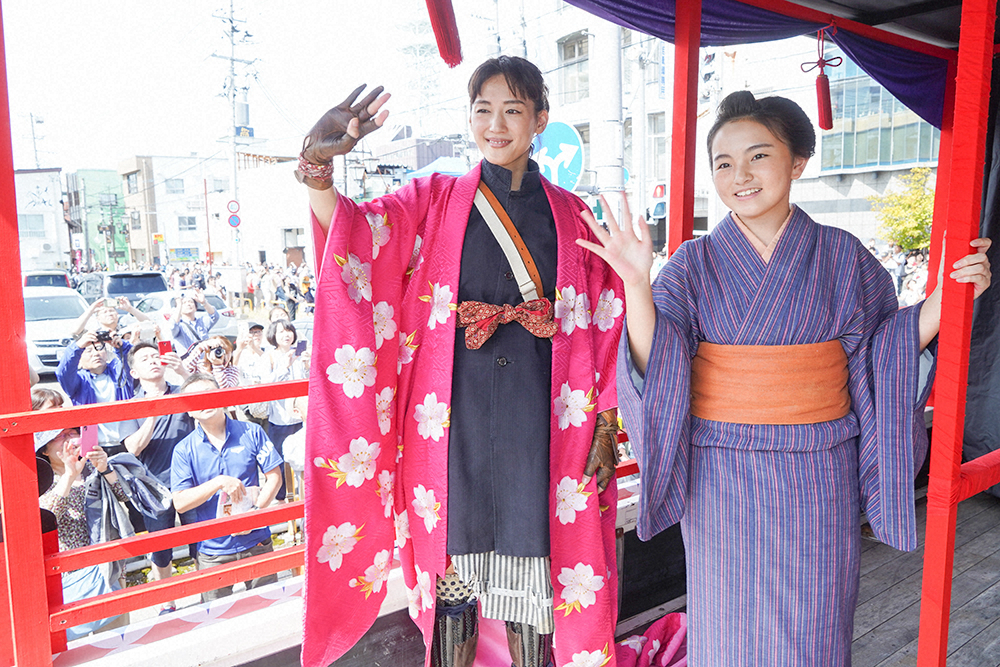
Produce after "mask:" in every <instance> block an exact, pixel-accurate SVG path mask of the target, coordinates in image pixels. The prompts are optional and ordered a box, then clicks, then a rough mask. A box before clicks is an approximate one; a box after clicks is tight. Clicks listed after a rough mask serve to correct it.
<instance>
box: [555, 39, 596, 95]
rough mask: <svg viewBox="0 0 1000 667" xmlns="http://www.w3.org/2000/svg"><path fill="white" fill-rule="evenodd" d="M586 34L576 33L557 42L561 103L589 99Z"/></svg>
mask: <svg viewBox="0 0 1000 667" xmlns="http://www.w3.org/2000/svg"><path fill="white" fill-rule="evenodd" d="M587 39H588V38H587V34H586V33H577V34H575V35H571V36H569V37H566V38H565V39H563V40H562V41H560V42H559V71H560V72H562V75H561V79H562V95H563V99H562V103H563V104H570V103H572V102H579V101H580V100H585V99H587V98H588V97H590V75H589V70H588V63H589V47H588V41H587Z"/></svg>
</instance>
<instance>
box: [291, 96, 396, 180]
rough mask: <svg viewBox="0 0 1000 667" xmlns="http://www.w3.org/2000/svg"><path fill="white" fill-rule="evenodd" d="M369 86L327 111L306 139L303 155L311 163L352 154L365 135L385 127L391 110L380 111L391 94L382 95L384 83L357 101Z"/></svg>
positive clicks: (303, 143)
mask: <svg viewBox="0 0 1000 667" xmlns="http://www.w3.org/2000/svg"><path fill="white" fill-rule="evenodd" d="M365 85H367V84H362V85H360V86H358V87H357V88H356V89H355V90H354V92H352V93H351V94H350V95H348V96H347V99H346V100H344V101H343V102H341V103H340V104H338V105H337V106H335V107H333V108H332V109H330V110H329V111H327V112H326V113H325V114H323V117H322V118H320V119H319V120H318V121H317V122H316V124H315V125H313V128H312V129H311V130H309V134H307V135H306V138H305V140H304V141H303V142H302V155H303V157H304V158H305V159H306V161H307V162H310V163H312V164H329V163H330V161H331V160H332V159H333V156H334V155H346V154H347V153H350V152H351V150H352V149H353V148H354V145H355V144H357V143H358V140H359V139H361V137H363V136H365V135H366V134H369V133H371V132H374V131H375V130H377V129H378V128H380V127H382V124H383V123H384V122H385V119H386V118H387V117H388V116H389V112H388V111H383V112H382V113H379V109H381V108H382V105H383V104H385V103H386V101H387V100H388V99H389V94H388V93H386V94H385V95H381V93H382V86H378V87H377V88H375V89H373V90H372V91H371V92H370V93H368V94H367V95H365V97H364V99H362V100H361V101H360V102H358V103H357V104H355V103H354V100H356V99H357V98H358V95H360V94H361V91H362V90H364V89H365ZM380 95H381V97H380ZM376 98H377V99H376Z"/></svg>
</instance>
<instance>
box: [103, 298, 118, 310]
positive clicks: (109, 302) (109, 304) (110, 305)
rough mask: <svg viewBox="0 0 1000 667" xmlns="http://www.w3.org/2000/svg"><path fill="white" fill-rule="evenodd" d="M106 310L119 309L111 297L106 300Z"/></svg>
mask: <svg viewBox="0 0 1000 667" xmlns="http://www.w3.org/2000/svg"><path fill="white" fill-rule="evenodd" d="M104 307H105V308H117V307H118V302H117V301H115V300H114V299H112V298H111V297H110V296H109V297H108V298H106V299H105V300H104Z"/></svg>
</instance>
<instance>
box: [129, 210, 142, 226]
mask: <svg viewBox="0 0 1000 667" xmlns="http://www.w3.org/2000/svg"><path fill="white" fill-rule="evenodd" d="M129 217H130V218H131V219H132V229H142V219H141V218H140V217H139V211H132V212H131V213H130V214H129Z"/></svg>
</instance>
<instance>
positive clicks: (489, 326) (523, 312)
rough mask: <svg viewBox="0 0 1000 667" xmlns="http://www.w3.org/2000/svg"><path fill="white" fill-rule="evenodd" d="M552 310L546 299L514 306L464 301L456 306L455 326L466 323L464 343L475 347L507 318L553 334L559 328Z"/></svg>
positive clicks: (540, 334) (544, 334) (533, 330)
mask: <svg viewBox="0 0 1000 667" xmlns="http://www.w3.org/2000/svg"><path fill="white" fill-rule="evenodd" d="M552 314H553V311H552V302H551V301H549V300H548V299H533V300H532V301H526V302H524V303H519V304H517V305H516V306H512V305H510V304H505V305H503V306H495V305H493V304H492V303H483V302H482V301H463V302H462V303H461V304H459V306H458V326H460V327H465V346H466V347H467V348H469V349H470V350H478V349H479V348H481V347H482V346H483V343H485V342H486V341H487V340H489V338H490V336H492V335H493V332H494V331H496V330H497V327H498V326H500V325H501V324H507V323H509V322H519V323H520V324H521V326H523V327H524V328H525V329H527V330H528V331H530V332H531V333H532V334H534V335H535V336H537V337H539V338H552V336H554V335H556V331H557V330H558V329H559V326H558V325H557V324H556V323H555V320H554V319H553V317H552Z"/></svg>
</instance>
